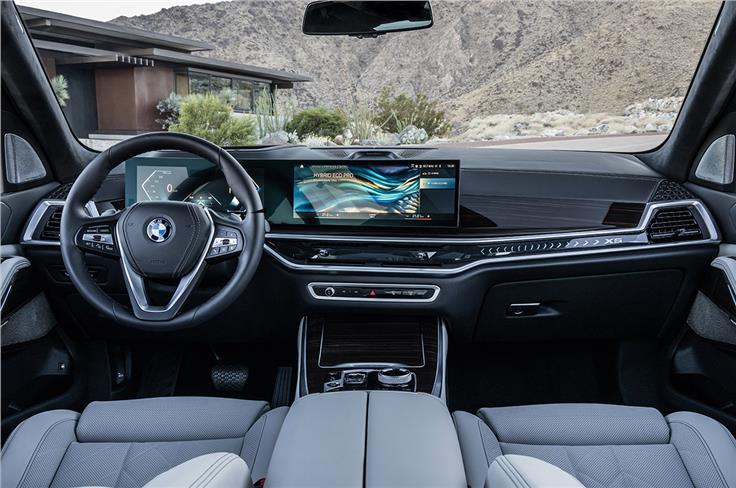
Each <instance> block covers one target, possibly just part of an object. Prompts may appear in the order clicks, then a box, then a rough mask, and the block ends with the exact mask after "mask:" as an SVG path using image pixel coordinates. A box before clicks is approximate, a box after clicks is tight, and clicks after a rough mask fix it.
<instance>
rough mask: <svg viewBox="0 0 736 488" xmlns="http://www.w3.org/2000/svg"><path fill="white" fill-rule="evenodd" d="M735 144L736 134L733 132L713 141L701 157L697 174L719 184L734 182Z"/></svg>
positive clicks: (696, 170) (705, 179)
mask: <svg viewBox="0 0 736 488" xmlns="http://www.w3.org/2000/svg"><path fill="white" fill-rule="evenodd" d="M735 145H736V136H734V135H733V134H726V135H725V136H721V137H719V138H718V139H716V140H715V141H713V142H712V143H711V145H710V146H708V149H706V151H705V153H704V154H703V157H702V158H700V162H698V167H697V168H696V169H695V176H696V177H698V178H700V179H701V180H703V181H708V182H710V183H715V184H717V185H730V184H731V183H733V176H734V175H733V171H734V146H735Z"/></svg>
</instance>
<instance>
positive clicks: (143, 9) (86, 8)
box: [15, 0, 221, 21]
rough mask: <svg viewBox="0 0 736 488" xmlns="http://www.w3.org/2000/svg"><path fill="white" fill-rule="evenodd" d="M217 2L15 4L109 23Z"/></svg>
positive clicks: (25, 0)
mask: <svg viewBox="0 0 736 488" xmlns="http://www.w3.org/2000/svg"><path fill="white" fill-rule="evenodd" d="M217 1H221V0H16V2H15V3H17V4H18V5H25V6H28V7H35V8H41V9H44V10H52V11H54V12H60V13H63V14H68V15H76V16H77V17H84V18H85V19H92V20H100V21H107V20H111V19H114V18H115V17H120V16H121V15H126V16H130V15H147V14H152V13H154V12H158V11H159V10H161V9H163V8H169V7H174V6H177V5H194V4H199V3H215V2H217Z"/></svg>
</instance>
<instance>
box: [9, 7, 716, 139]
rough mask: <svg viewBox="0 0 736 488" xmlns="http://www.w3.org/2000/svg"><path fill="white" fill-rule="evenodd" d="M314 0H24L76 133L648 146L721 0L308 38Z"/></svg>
mask: <svg viewBox="0 0 736 488" xmlns="http://www.w3.org/2000/svg"><path fill="white" fill-rule="evenodd" d="M307 3H308V2H306V1H280V0H253V1H236V2H207V1H202V0H200V1H196V2H192V1H186V0H182V1H178V2H176V1H151V2H130V1H117V0H112V1H110V0H108V1H106V2H85V1H77V2H75V1H64V2H58V1H48V0H47V1H25V0H24V1H18V2H17V4H18V6H19V10H20V12H21V15H22V17H23V19H24V20H25V22H26V25H27V27H28V30H29V33H30V34H31V36H32V38H33V41H34V43H35V45H36V48H37V50H38V53H39V56H40V60H41V62H42V64H43V66H44V68H45V70H46V72H47V75H48V77H49V79H50V81H51V85H52V88H53V90H54V92H55V93H56V97H57V99H58V101H59V103H60V104H61V106H62V108H63V111H64V113H65V114H66V117H67V119H68V121H69V124H70V126H71V128H72V130H73V131H74V132H75V134H76V136H77V137H78V138H79V139H80V141H82V142H83V143H84V144H86V145H88V146H90V147H92V148H96V149H104V148H106V147H108V146H110V145H112V144H114V143H115V142H117V141H119V140H120V139H122V138H126V137H130V136H132V135H135V134H140V133H144V132H148V131H155V130H168V131H177V132H186V133H190V134H194V135H197V136H201V137H204V138H206V139H209V140H211V141H213V142H215V143H217V144H219V145H222V146H251V145H274V144H306V145H308V146H335V145H336V146H340V145H383V146H394V145H413V144H430V145H450V146H459V147H481V148H483V147H500V148H506V149H514V148H544V149H577V150H579V149H583V150H605V151H622V152H635V151H644V150H648V149H652V148H654V147H656V146H658V145H659V144H661V143H662V142H663V141H664V140H665V139H666V137H667V135H668V134H669V132H670V131H671V129H672V126H673V124H674V123H675V120H676V118H677V114H678V111H679V110H680V107H681V106H682V102H683V100H684V97H685V95H686V93H687V90H688V86H689V84H690V80H691V79H692V76H693V74H694V72H695V69H696V67H697V64H698V61H699V59H700V56H701V54H702V52H703V49H704V46H705V43H706V41H707V39H708V36H709V33H710V31H711V29H712V26H713V23H714V21H715V19H716V17H717V15H718V11H719V8H720V5H721V4H720V2H716V1H689V0H688V1H661V0H653V1H642V2H636V1H624V2H619V1H615V2H606V1H594V2H585V1H535V2H515V1H478V0H470V1H455V0H453V1H442V0H433V1H432V2H431V5H432V11H433V14H434V24H433V26H432V27H430V28H428V29H425V30H418V31H411V32H397V33H389V34H386V35H381V36H378V37H376V38H365V39H359V38H355V37H328V36H306V35H304V34H302V32H301V26H302V16H303V14H304V9H305V7H306V5H307Z"/></svg>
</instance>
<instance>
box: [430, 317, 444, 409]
mask: <svg viewBox="0 0 736 488" xmlns="http://www.w3.org/2000/svg"><path fill="white" fill-rule="evenodd" d="M437 328H438V329H439V330H438V332H437V334H438V337H437V339H438V341H439V342H438V343H437V368H436V369H437V372H436V374H435V378H434V385H433V386H432V394H433V395H434V396H438V397H440V398H441V399H442V401H444V402H445V403H447V385H446V383H445V382H446V381H447V328H446V327H445V321H444V320H443V319H442V318H441V317H437Z"/></svg>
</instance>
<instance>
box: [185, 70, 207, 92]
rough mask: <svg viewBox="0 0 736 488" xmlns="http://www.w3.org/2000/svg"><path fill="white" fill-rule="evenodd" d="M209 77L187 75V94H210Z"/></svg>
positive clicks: (193, 74) (195, 74)
mask: <svg viewBox="0 0 736 488" xmlns="http://www.w3.org/2000/svg"><path fill="white" fill-rule="evenodd" d="M210 91H211V90H210V75H202V74H199V73H190V74H189V93H192V94H195V93H198V94H202V95H203V94H205V93H210Z"/></svg>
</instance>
